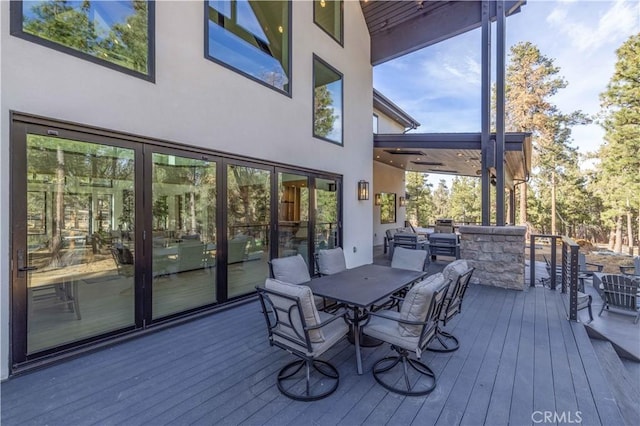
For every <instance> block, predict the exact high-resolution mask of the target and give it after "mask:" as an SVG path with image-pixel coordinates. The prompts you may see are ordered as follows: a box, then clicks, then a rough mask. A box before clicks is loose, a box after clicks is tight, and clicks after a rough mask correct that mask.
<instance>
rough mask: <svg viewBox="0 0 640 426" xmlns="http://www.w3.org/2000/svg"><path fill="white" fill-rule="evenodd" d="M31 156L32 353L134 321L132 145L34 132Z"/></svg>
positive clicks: (29, 279)
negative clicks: (43, 134) (84, 140)
mask: <svg viewBox="0 0 640 426" xmlns="http://www.w3.org/2000/svg"><path fill="white" fill-rule="evenodd" d="M26 158H27V194H26V204H27V206H26V213H27V217H26V229H27V232H26V238H27V246H26V256H27V262H28V263H27V264H28V266H29V268H27V269H30V271H28V272H27V277H26V279H27V354H32V353H34V352H40V351H43V350H47V349H51V348H55V347H57V346H61V345H64V344H69V343H72V342H75V341H78V340H81V339H86V338H89V337H92V336H97V335H100V334H104V333H107V332H110V331H114V330H118V329H122V328H125V327H129V326H133V325H135V307H134V291H133V285H134V278H133V276H134V263H135V258H136V256H135V250H134V246H135V244H134V243H135V241H134V235H133V233H132V232H131V231H132V230H133V224H134V222H135V217H134V210H133V195H134V191H135V185H134V169H135V161H134V158H135V157H134V150H133V149H127V148H120V147H114V146H108V145H101V144H95V143H87V142H82V141H77V140H70V139H63V138H57V137H50V136H42V135H34V134H28V135H27V155H26ZM21 256H22V254H21V253H20V252H19V253H18V257H19V258H20V257H21Z"/></svg>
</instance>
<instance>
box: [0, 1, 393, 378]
mask: <svg viewBox="0 0 640 426" xmlns="http://www.w3.org/2000/svg"><path fill="white" fill-rule="evenodd" d="M293 3H294V4H293V6H292V22H293V24H292V31H293V32H292V59H291V60H292V68H291V70H292V73H291V82H292V97H288V96H285V95H283V94H281V93H279V92H276V91H274V90H271V89H269V88H267V87H264V86H263V85H260V84H258V83H256V82H254V81H252V80H250V79H248V78H246V77H244V76H243V75H241V74H239V73H236V72H234V71H231V70H229V69H227V68H224V67H222V66H220V65H218V64H216V63H214V62H212V61H209V60H207V59H205V57H204V40H203V16H202V14H203V6H202V2H195V1H188V2H177V1H176V2H169V1H161V2H156V3H155V9H156V23H155V52H156V56H155V66H156V81H155V83H150V82H147V81H144V80H141V79H139V78H135V77H131V76H129V75H126V74H124V73H121V72H117V71H114V70H111V69H109V68H106V67H103V66H100V65H97V64H94V63H91V62H88V61H86V60H82V59H79V58H77V57H74V56H71V55H67V54H64V53H61V52H59V51H56V50H53V49H49V48H47V47H44V46H41V45H38V44H35V43H31V42H29V41H26V40H23V39H21V38H17V37H13V36H11V35H10V34H9V2H4V1H3V2H0V42H1V54H0V77H1V78H0V85H1V88H2V90H1V106H0V118H1V120H0V136H1V145H0V165H1V167H0V204H1V205H2V206H3V208H2V209H0V235H1V236H2V238H0V271H1V273H0V331H1V338H0V347H1V349H0V378H3V379H4V378H6V377H7V376H8V374H9V343H10V338H9V329H10V328H9V318H10V316H9V312H10V285H11V272H10V268H9V261H10V258H11V253H10V248H9V243H10V235H11V229H10V222H9V215H10V206H11V202H12V199H11V194H10V193H9V176H10V171H11V169H10V164H9V152H10V143H11V142H10V121H9V118H10V111H19V112H24V113H28V114H34V115H40V116H44V117H48V118H52V119H58V120H66V121H71V122H75V123H80V124H86V125H89V126H97V127H103V128H107V129H110V130H114V131H118V132H127V133H131V134H135V135H141V136H144V137H147V138H158V139H162V140H166V141H172V142H176V143H178V144H186V145H193V146H198V147H206V148H210V149H214V150H217V151H224V152H229V153H234V154H239V155H243V156H248V157H253V158H257V159H263V160H271V161H276V162H281V163H286V164H290V165H295V166H302V167H307V168H312V169H316V170H321V171H327V172H332V173H337V174H341V175H343V189H344V191H343V245H344V249H345V253H346V256H347V265H348V266H349V267H354V266H357V265H360V264H365V263H370V262H371V261H372V243H373V241H374V238H372V229H374V232H376V231H375V229H377V228H375V227H374V226H373V223H372V215H371V209H372V206H373V194H374V193H375V191H380V190H388V191H393V192H397V193H404V188H396V187H394V188H386V187H384V185H383V184H382V183H380V186H379V187H377V186H376V185H378V183H377V181H378V178H375V179H374V170H373V169H374V166H373V165H372V161H371V152H372V134H371V117H372V102H371V91H372V67H371V64H370V54H369V49H370V47H369V33H368V30H367V27H366V24H365V21H364V18H363V15H362V10H361V7H360V4H359V2H352V1H346V2H344V17H345V25H344V46H341V45H340V44H338V43H337V42H336V41H334V40H333V39H332V38H330V37H329V36H328V35H327V34H326V33H325V32H323V31H322V30H321V29H320V28H319V27H317V26H316V25H314V24H313V3H312V2H307V1H296V2H293ZM313 54H316V55H318V56H319V57H320V58H322V59H323V60H324V61H326V62H328V63H329V64H331V65H332V66H333V67H334V68H336V69H337V70H339V71H340V72H341V73H343V74H344V83H343V84H344V106H343V116H344V124H343V125H344V146H338V145H335V144H331V143H327V142H324V141H322V140H319V139H316V138H313V137H312V105H313V104H312V85H313V82H312V57H313ZM381 123H382V120H381ZM375 168H376V170H378V171H379V173H380V176H381V180H386V179H382V178H385V177H387V176H388V177H390V178H395V179H391V180H394V181H398V179H397V174H398V173H401V172H398V171H396V170H395V169H393V170H387V169H389V168H388V167H385V166H382V165H376V166H375ZM361 179H364V180H366V181H369V182H374V181H375V183H374V184H373V185H372V187H373V188H375V190H372V191H371V194H372V196H371V197H370V199H369V200H368V201H358V200H357V198H356V185H357V182H358V181H359V180H361ZM402 210H404V209H403V208H400V209H399V215H398V223H399V224H402V223H403V222H404V214H403V212H402ZM378 214H379V213H378ZM373 220H376V219H375V217H374V218H373ZM377 220H378V222H379V216H378V219H377ZM381 238H382V234H381V233H380V232H379V231H378V232H377V239H379V241H380V242H379V243H380V244H381V242H382V239H381ZM377 239H376V241H377ZM354 249H355V250H354Z"/></svg>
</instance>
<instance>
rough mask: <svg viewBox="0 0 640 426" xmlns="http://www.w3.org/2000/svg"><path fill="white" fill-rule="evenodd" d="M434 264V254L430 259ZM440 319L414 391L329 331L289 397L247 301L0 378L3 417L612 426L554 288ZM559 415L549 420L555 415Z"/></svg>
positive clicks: (508, 296) (493, 295) (595, 365)
mask: <svg viewBox="0 0 640 426" xmlns="http://www.w3.org/2000/svg"><path fill="white" fill-rule="evenodd" d="M435 265H438V262H436V263H435V264H434V268H435ZM447 329H449V330H450V331H452V332H453V333H454V334H455V335H456V336H458V337H459V339H460V342H461V346H460V349H459V350H457V351H456V352H453V353H449V354H446V353H431V352H427V353H425V354H423V361H425V362H426V363H427V364H428V365H430V366H431V368H432V369H433V370H434V372H435V373H436V375H437V380H438V384H437V387H436V389H435V390H434V391H433V392H432V393H430V394H429V395H427V396H425V397H404V396H400V395H396V394H393V393H389V392H387V391H386V390H385V389H384V388H382V387H381V386H379V385H378V384H377V383H376V382H375V381H374V379H373V376H372V375H371V367H372V365H373V364H374V362H375V361H376V360H378V359H379V358H381V357H382V356H385V355H386V354H388V353H389V352H390V349H389V347H388V346H387V345H383V346H380V347H377V348H364V349H363V367H364V370H365V373H364V374H363V375H362V376H359V375H357V374H356V372H355V354H354V350H353V346H351V345H350V344H349V343H348V342H347V341H346V340H343V341H342V342H340V343H339V344H337V345H336V346H335V347H334V348H332V349H331V350H330V351H329V352H328V353H327V354H325V358H326V359H329V360H330V361H331V362H332V363H333V364H334V365H336V366H337V368H338V370H339V371H340V375H341V376H340V385H339V387H338V390H337V391H336V392H335V393H334V394H333V395H331V396H329V397H328V398H325V399H323V400H320V401H317V402H313V403H303V402H297V401H292V400H289V399H287V398H286V397H284V396H283V395H281V394H280V393H279V392H278V389H277V387H276V380H275V379H276V378H275V375H276V373H277V371H278V370H279V369H280V368H281V367H282V366H283V365H284V364H285V363H287V362H289V361H291V359H292V357H291V356H290V355H288V354H287V353H285V352H284V351H282V350H280V349H277V348H272V347H270V346H269V345H268V343H267V337H266V329H265V324H264V320H263V318H262V314H261V313H260V309H259V305H258V303H257V302H256V301H252V302H249V303H246V304H244V305H240V306H237V307H234V308H232V309H228V310H225V311H221V312H218V313H216V314H213V315H211V316H208V317H205V318H200V319H197V320H194V321H191V322H189V323H186V324H181V325H177V326H175V327H172V328H169V329H165V330H161V331H158V332H156V333H152V334H148V335H145V336H141V337H139V338H136V339H133V340H130V341H127V342H124V343H121V344H117V345H114V346H111V347H109V348H107V349H103V350H100V351H97V352H94V353H90V354H86V355H84V356H81V357H78V358H75V359H72V360H69V361H67V362H64V363H61V364H58V365H54V366H51V367H48V368H46V369H43V370H40V371H34V372H31V373H28V374H25V375H22V376H17V377H13V378H12V379H10V380H8V381H6V382H4V383H3V384H2V418H1V422H2V424H3V425H30V424H34V425H35V424H51V425H58V424H64V425H85V424H87V425H88V424H101V425H105V424H126V425H138V424H153V425H161V424H203V425H207V424H246V425H262V424H271V425H284V424H292V425H297V424H320V425H334V424H345V425H354V424H365V423H366V424H367V425H369V424H372V425H378V424H402V425H405V424H417V425H432V424H443V425H451V424H468V425H478V424H491V425H506V424H517V425H520V424H532V423H536V422H539V421H540V420H541V419H542V418H543V417H542V416H543V415H544V413H545V412H551V413H555V415H556V416H558V417H556V422H557V423H562V422H569V421H570V420H572V422H573V423H576V422H580V421H581V422H582V423H584V424H590V425H591V424H606V425H620V424H624V421H623V418H622V415H621V411H620V409H619V407H618V405H617V401H616V399H615V397H614V395H613V393H612V391H611V389H610V386H609V384H608V382H607V380H606V377H605V373H604V371H603V369H602V368H601V366H600V363H599V361H598V357H597V355H596V353H595V351H594V348H593V346H592V345H591V343H590V340H589V337H588V336H587V333H586V331H585V329H584V327H583V326H582V324H580V323H571V322H569V321H567V319H566V311H565V306H564V302H563V298H562V296H561V295H560V293H559V292H556V291H551V290H549V289H547V288H543V287H533V288H527V289H526V290H525V291H522V292H520V291H513V290H505V289H499V288H492V287H487V286H482V285H472V286H470V288H469V290H468V292H467V295H466V298H465V303H464V309H463V311H462V313H461V314H460V315H458V316H457V317H456V318H454V320H453V321H452V322H451V323H450V324H449V325H448V327H447ZM560 419H563V420H560Z"/></svg>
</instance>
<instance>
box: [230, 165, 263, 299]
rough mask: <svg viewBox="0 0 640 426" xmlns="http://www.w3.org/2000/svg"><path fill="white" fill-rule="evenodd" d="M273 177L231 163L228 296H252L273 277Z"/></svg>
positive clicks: (250, 167)
mask: <svg viewBox="0 0 640 426" xmlns="http://www.w3.org/2000/svg"><path fill="white" fill-rule="evenodd" d="M271 176H272V172H271V171H270V170H267V169H262V168H257V167H253V166H247V165H242V164H228V165H227V173H226V181H227V187H226V190H227V199H226V209H225V212H226V223H227V297H229V298H232V297H237V296H241V295H244V294H248V293H252V292H254V291H255V287H256V285H258V284H262V283H264V280H265V278H266V277H267V276H268V274H269V267H268V264H267V262H268V261H269V258H270V238H271V235H270V232H271V186H272V185H271Z"/></svg>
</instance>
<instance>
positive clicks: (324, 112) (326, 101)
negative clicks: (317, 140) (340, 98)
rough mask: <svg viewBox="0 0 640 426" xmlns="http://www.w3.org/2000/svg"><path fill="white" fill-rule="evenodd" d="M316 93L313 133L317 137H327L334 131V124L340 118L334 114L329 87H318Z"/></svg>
mask: <svg viewBox="0 0 640 426" xmlns="http://www.w3.org/2000/svg"><path fill="white" fill-rule="evenodd" d="M314 93H315V95H314V97H313V102H314V106H313V107H314V115H313V120H314V122H313V132H314V134H315V135H316V136H322V137H327V136H329V134H330V133H331V131H332V130H333V123H335V121H336V120H337V118H338V116H337V115H335V114H334V113H333V112H334V110H333V99H332V98H331V93H330V92H329V89H327V86H319V87H316V88H315V92H314Z"/></svg>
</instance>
